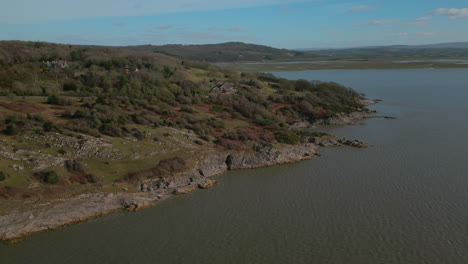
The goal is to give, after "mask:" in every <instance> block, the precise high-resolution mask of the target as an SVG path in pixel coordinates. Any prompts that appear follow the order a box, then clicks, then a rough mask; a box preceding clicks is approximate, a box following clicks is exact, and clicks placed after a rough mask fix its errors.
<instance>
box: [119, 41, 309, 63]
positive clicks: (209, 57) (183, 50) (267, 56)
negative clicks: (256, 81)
mask: <svg viewBox="0 0 468 264" xmlns="http://www.w3.org/2000/svg"><path fill="white" fill-rule="evenodd" d="M128 48H131V49H133V50H138V51H147V52H156V53H161V54H165V55H169V56H174V57H177V58H179V59H186V60H194V61H207V62H235V61H263V60H294V59H307V58H314V57H317V56H316V55H315V54H312V53H310V52H300V51H293V50H287V49H276V48H272V47H268V46H263V45H255V44H247V43H242V42H227V43H221V44H207V45H163V46H152V45H144V46H132V47H128Z"/></svg>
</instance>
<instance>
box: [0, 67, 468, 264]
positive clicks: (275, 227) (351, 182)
mask: <svg viewBox="0 0 468 264" xmlns="http://www.w3.org/2000/svg"><path fill="white" fill-rule="evenodd" d="M275 74H277V75H280V76H283V77H287V78H291V79H297V78H305V79H309V80H334V81H337V82H340V83H344V84H346V85H348V86H351V87H354V88H355V89H357V90H359V91H360V92H365V93H367V94H368V95H369V97H370V98H379V99H383V100H384V101H383V102H381V103H380V104H378V105H376V106H374V108H375V109H377V110H378V111H380V113H381V114H382V115H391V116H396V117H398V119H396V120H386V119H370V120H367V121H365V123H366V125H356V126H347V127H326V128H323V129H322V131H323V130H325V131H327V132H330V133H334V134H337V135H341V136H346V137H348V138H353V139H360V140H365V141H369V142H370V143H371V146H370V147H369V148H367V149H353V148H338V149H331V148H328V149H322V157H321V158H315V159H313V160H310V161H305V162H301V163H298V164H291V165H283V166H275V167H269V168H262V169H255V170H241V171H233V172H229V173H226V174H225V175H223V176H222V177H220V180H221V183H220V184H219V185H218V186H216V187H215V188H213V189H210V190H206V191H196V192H194V193H192V194H189V195H185V196H179V197H176V198H173V199H171V200H168V201H165V202H163V203H161V204H159V205H157V206H155V207H153V208H149V209H146V210H143V211H140V212H137V213H116V214H112V215H110V216H107V217H103V218H99V219H95V220H92V221H89V222H86V223H82V224H78V225H75V226H72V227H68V228H64V229H62V230H59V231H54V232H48V233H41V234H38V235H34V236H32V237H29V238H27V239H25V240H24V241H23V242H21V243H18V244H14V245H9V246H6V245H0V263H1V264H4V263H5V264H6V263H318V264H324V263H340V264H341V263H346V264H354V263H356V264H365V263H372V264H381V263H385V264H387V263H389V264H391V263H405V264H406V263H409V264H413V263H431V264H432V263H434V264H445V263H447V264H458V263H460V264H466V263H468V155H467V150H468V122H467V121H468V117H467V113H468V69H444V70H334V71H305V72H278V73H275Z"/></svg>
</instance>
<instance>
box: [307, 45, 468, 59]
mask: <svg viewBox="0 0 468 264" xmlns="http://www.w3.org/2000/svg"><path fill="white" fill-rule="evenodd" d="M303 52H306V53H307V52H310V53H312V52H313V53H314V54H317V55H320V56H332V57H337V58H404V57H408V58H416V57H418V58H457V57H468V42H453V43H439V44H429V45H392V46H375V47H358V48H348V49H326V50H313V51H303Z"/></svg>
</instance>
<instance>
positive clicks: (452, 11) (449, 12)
mask: <svg viewBox="0 0 468 264" xmlns="http://www.w3.org/2000/svg"><path fill="white" fill-rule="evenodd" d="M431 13H432V14H437V15H442V16H448V17H449V18H450V19H460V18H468V8H460V9H457V8H438V9H436V10H434V11H432V12H431Z"/></svg>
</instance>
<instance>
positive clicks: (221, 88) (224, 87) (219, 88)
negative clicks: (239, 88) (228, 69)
mask: <svg viewBox="0 0 468 264" xmlns="http://www.w3.org/2000/svg"><path fill="white" fill-rule="evenodd" d="M211 91H212V92H214V93H232V92H235V91H236V89H235V88H234V84H232V83H226V82H225V83H222V84H218V85H216V86H214V87H213V88H212V89H211Z"/></svg>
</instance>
